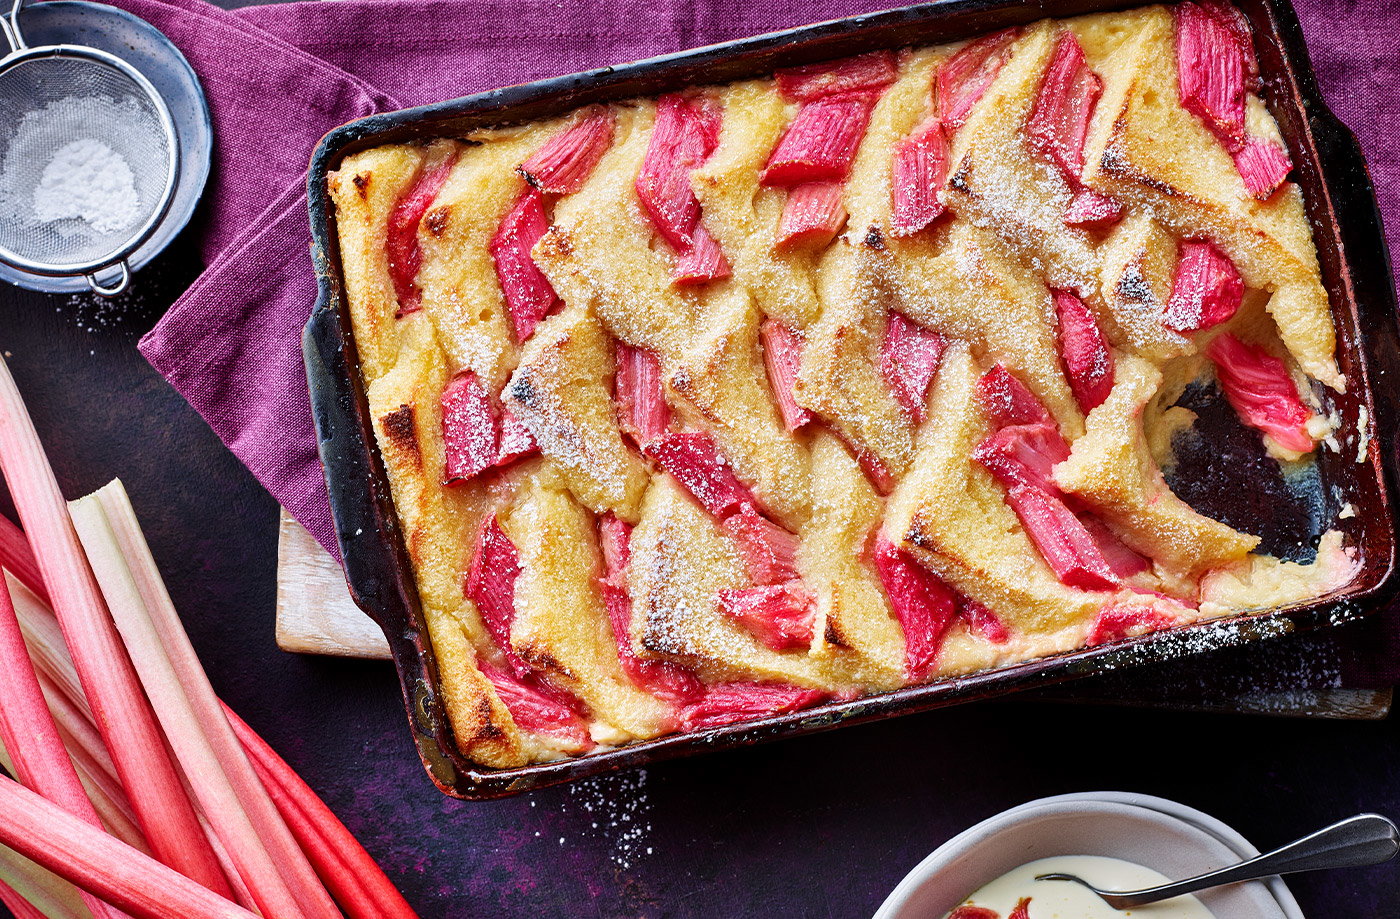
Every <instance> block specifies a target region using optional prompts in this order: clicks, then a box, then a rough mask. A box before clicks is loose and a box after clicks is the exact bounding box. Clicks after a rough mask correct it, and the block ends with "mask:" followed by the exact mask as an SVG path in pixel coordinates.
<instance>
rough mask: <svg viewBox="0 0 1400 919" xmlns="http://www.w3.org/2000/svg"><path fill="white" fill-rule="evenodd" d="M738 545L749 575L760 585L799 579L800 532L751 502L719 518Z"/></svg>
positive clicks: (722, 526) (721, 527)
mask: <svg viewBox="0 0 1400 919" xmlns="http://www.w3.org/2000/svg"><path fill="white" fill-rule="evenodd" d="M720 529H722V530H724V532H725V533H727V534H728V535H729V537H730V538H731V539H733V540H734V542H735V544H736V545H737V546H738V548H739V557H740V558H742V559H743V560H744V567H745V568H747V569H748V572H749V577H751V578H753V582H754V583H755V584H758V585H772V584H785V583H787V582H788V581H794V580H797V579H798V578H799V577H800V575H798V573H797V547H798V544H799V540H798V538H797V534H795V533H791V532H789V531H788V530H785V529H783V528H782V527H780V526H778V525H777V524H776V523H774V522H773V521H771V520H769V519H768V518H767V517H764V516H763V515H762V514H760V513H758V511H757V510H756V509H755V508H754V506H753V505H751V504H746V505H744V506H742V507H740V508H739V510H738V511H736V512H735V513H732V514H730V515H729V516H728V517H725V518H724V519H723V520H721V521H720Z"/></svg>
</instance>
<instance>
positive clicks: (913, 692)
mask: <svg viewBox="0 0 1400 919" xmlns="http://www.w3.org/2000/svg"><path fill="white" fill-rule="evenodd" d="M1137 5H1141V4H1136V3H1105V2H1097V3H1096V2H1090V0H1065V2H1054V0H1051V2H1045V3H1041V4H1037V5H1036V6H1025V5H1020V4H1015V3H1011V2H987V0H948V2H937V3H930V4H923V5H919V6H913V7H907V8H904V9H899V10H892V11H888V12H883V13H875V14H869V15H864V16H857V17H852V18H849V19H843V20H837V21H834V22H829V23H822V24H818V25H814V26H807V27H803V28H799V29H793V30H788V31H785V32H779V33H773V34H770V35H765V36H759V37H757V38H752V39H745V40H742V41H738V42H731V43H728V44H724V45H716V46H711V47H708V48H703V49H699V50H696V51H689V52H682V53H679V54H674V55H668V56H665V57H661V58H654V59H651V60H648V61H642V62H638V63H634V64H626V65H621V66H616V67H609V68H604V69H601V70H597V71H592V72H589V73H584V74H577V75H571V76H565V77H558V78H555V79H551V80H545V81H541V82H537V83H532V84H527V85H522V86H515V87H509V88H506V89H500V90H494V91H491V92H487V93H481V94H478V95H475V96H471V97H467V98H464V99H458V100H454V101H450V102H445V103H440V104H436V105H431V106H424V107H421V108H417V109H410V110H407V111H403V112H394V113H389V114H384V115H376V116H372V117H370V118H366V119H363V120H360V121H357V122H353V123H351V124H349V125H346V126H344V127H341V128H339V129H337V130H335V131H333V132H332V133H330V134H329V135H327V136H326V138H324V139H323V140H322V142H321V144H320V146H319V147H318V148H317V151H316V153H315V155H314V157H313V160H312V163H311V167H310V171H309V199H310V208H311V223H312V233H313V240H314V256H315V261H316V266H317V273H318V277H319V282H320V299H319V302H318V304H317V307H316V309H315V312H314V313H313V315H312V318H311V320H310V322H309V323H308V325H307V329H306V335H305V341H304V346H305V355H306V361H307V370H308V377H309V381H310V386H311V395H312V405H313V411H314V413H315V419H316V425H317V430H318V436H319V447H320V451H321V457H322V461H323V463H324V465H325V467H326V471H327V480H328V482H329V485H330V494H331V505H332V511H333V514H334V517H335V522H336V529H337V535H338V538H339V540H340V547H341V551H342V554H343V557H344V559H345V568H346V577H347V580H348V582H349V585H350V589H351V593H352V596H353V597H354V598H355V600H356V602H357V604H359V605H360V606H361V607H362V608H363V609H364V610H365V611H366V612H367V613H368V614H369V615H370V616H372V617H373V618H374V619H375V620H376V621H377V622H378V623H379V624H380V625H381V627H383V628H384V631H385V634H386V635H387V637H388V639H389V643H390V647H391V650H392V653H393V656H394V659H395V662H396V664H397V666H398V669H399V674H400V677H401V682H402V686H403V691H404V697H405V701H406V703H407V705H408V710H409V720H410V723H411V725H412V729H413V731H414V736H415V741H416V743H417V746H418V749H419V752H420V754H421V755H422V757H423V760H424V763H425V765H426V766H427V768H428V771H429V773H430V775H431V776H432V778H433V780H434V781H435V782H436V783H437V784H438V785H439V787H440V788H442V789H443V790H444V791H445V792H447V793H449V794H453V795H456V796H460V797H465V798H489V797H494V796H499V795H504V794H512V793H516V792H519V791H523V790H527V789H530V788H535V787H541V786H544V785H549V784H554V783H557V782H562V781H568V780H571V779H575V778H580V777H583V776H588V775H594V774H597V773H600V772H605V771H611V770H614V769H618V768H626V767H632V766H637V765H642V764H645V763H648V762H652V761H655V760H657V759H661V758H666V757H670V756H676V755H681V754H683V753H687V752H691V751H694V750H697V749H702V748H717V747H729V746H735V745H739V744H744V743H748V742H751V741H755V740H761V739H767V738H771V737H775V736H779V735H782V734H788V733H794V732H801V731H811V730H820V729H824V728H828V727H833V726H835V725H837V724H840V723H843V722H847V721H863V720H869V719H873V718H879V717H885V716H888V715H892V714H898V713H905V712H913V711H921V710H925V709H929V708H934V707H937V706H941V705H946V704H950V703H952V702H956V701H965V700H968V699H972V698H980V697H985V696H989V695H993V694H999V693H1004V692H1009V691H1012V690H1016V689H1021V688H1026V687H1029V686H1037V685H1044V684H1047V683H1052V682H1058V681H1061V680H1065V679H1070V678H1072V677H1075V676H1080V675H1084V674H1088V673H1093V672H1098V671H1101V670H1104V669H1111V668H1117V667H1121V666H1125V665H1128V664H1132V663H1139V662H1147V661H1153V660H1161V659H1165V658H1168V657H1176V656H1181V655H1185V654H1189V653H1195V652H1198V651H1203V650H1209V649H1213V648H1216V647H1220V646H1222V645H1225V644H1236V643H1240V642H1244V641H1252V640H1257V639H1260V638H1265V637H1269V636H1273V635H1279V634H1284V633H1287V632H1291V631H1295V630H1298V629H1305V628H1312V627H1317V626H1322V625H1334V624H1338V623H1340V622H1345V621H1348V620H1350V619H1352V618H1355V617H1356V616H1359V615H1362V614H1364V613H1366V612H1368V611H1370V610H1372V609H1375V608H1377V607H1378V606H1380V605H1381V603H1382V602H1383V601H1384V600H1385V599H1387V598H1388V597H1389V596H1390V595H1391V594H1392V593H1393V591H1394V586H1395V585H1394V580H1395V579H1394V578H1393V570H1394V563H1395V536H1394V527H1393V518H1392V503H1393V502H1392V489H1393V488H1394V487H1395V484H1396V470H1395V469H1394V468H1393V461H1394V455H1395V453H1394V450H1393V449H1392V448H1393V446H1394V445H1393V444H1392V443H1391V442H1390V441H1391V439H1392V438H1393V436H1394V435H1393V433H1392V432H1393V431H1394V430H1395V426H1394V419H1395V417H1396V410H1397V406H1396V404H1395V400H1394V397H1393V396H1392V395H1391V394H1390V393H1387V392H1385V391H1382V390H1373V389H1372V387H1371V385H1370V384H1371V380H1372V378H1373V377H1374V378H1376V379H1380V378H1381V377H1380V375H1381V374H1383V373H1384V372H1385V371H1387V370H1390V369H1392V368H1396V367H1400V363H1397V346H1398V345H1400V336H1397V329H1396V319H1395V308H1394V292H1393V289H1392V288H1391V283H1390V274H1389V271H1388V263H1387V257H1386V254H1385V249H1384V243H1383V237H1382V236H1381V232H1380V223H1379V217H1378V215H1377V212H1376V205H1375V198H1374V192H1373V190H1372V187H1371V184H1370V181H1369V178H1368V177H1367V175H1366V171H1365V166H1364V163H1363V162H1362V160H1361V157H1360V153H1359V150H1358V149H1357V146H1356V142H1355V140H1354V138H1353V137H1352V135H1351V134H1350V132H1349V131H1347V130H1346V128H1345V127H1343V126H1342V125H1341V124H1340V123H1339V122H1337V120H1336V119H1335V118H1334V117H1333V116H1331V115H1330V114H1329V113H1328V112H1327V111H1326V108H1325V106H1324V105H1323V104H1322V101H1321V98H1320V96H1319V95H1318V92H1317V88H1316V85H1315V82H1314V80H1313V77H1312V73H1311V68H1310V66H1309V64H1308V61H1307V56H1306V50H1305V48H1304V47H1303V43H1302V38H1301V33H1300V30H1299V27H1298V23H1297V19H1296V16H1295V15H1294V13H1293V11H1292V9H1291V8H1290V7H1289V6H1288V5H1287V4H1286V2H1283V0H1253V2H1243V3H1241V4H1240V6H1241V8H1242V9H1243V10H1244V11H1245V13H1246V14H1247V16H1248V17H1249V18H1250V20H1251V22H1252V24H1253V27H1254V29H1255V32H1256V46H1257V52H1258V56H1259V59H1260V64H1261V70H1262V71H1263V72H1264V75H1265V76H1264V84H1265V90H1264V94H1265V96H1266V98H1267V100H1268V103H1269V105H1270V108H1271V110H1272V111H1273V114H1274V117H1275V118H1276V119H1277V121H1278V123H1279V125H1280V127H1281V129H1282V131H1283V133H1284V135H1285V137H1286V138H1287V140H1288V144H1289V147H1290V152H1291V154H1292V157H1293V160H1294V162H1295V163H1296V164H1297V168H1296V171H1295V178H1296V180H1297V181H1298V183H1299V184H1300V185H1301V186H1302V189H1303V193H1304V197H1305V199H1306V201H1307V211H1308V218H1309V221H1310V222H1311V224H1312V229H1313V233H1314V236H1315V240H1316V243H1317V248H1318V255H1319V260H1320V263H1321V268H1322V276H1323V280H1324V283H1325V285H1326V287H1327V289H1328V290H1329V293H1330V294H1331V298H1332V308H1333V313H1334V319H1335V323H1336V326H1337V330H1338V358H1339V363H1340V365H1341V368H1342V371H1343V373H1344V374H1345V375H1346V377H1347V378H1348V379H1349V380H1350V381H1352V385H1350V387H1349V390H1348V392H1347V393H1346V394H1344V395H1342V396H1339V397H1338V398H1337V399H1336V400H1335V406H1336V409H1337V411H1338V414H1339V416H1340V418H1341V419H1342V425H1341V429H1340V430H1339V432H1338V441H1339V446H1340V449H1339V451H1336V452H1324V453H1323V454H1322V455H1321V457H1320V459H1319V470H1320V475H1321V486H1322V487H1321V488H1320V489H1316V490H1315V493H1314V498H1315V499H1316V501H1318V502H1320V504H1321V505H1323V506H1324V507H1328V508H1330V513H1327V514H1326V516H1328V517H1330V516H1333V515H1335V513H1336V510H1337V509H1338V508H1340V507H1342V506H1343V505H1344V504H1347V503H1349V504H1350V505H1351V506H1352V507H1353V508H1354V509H1355V510H1356V513H1354V514H1352V515H1351V516H1349V517H1347V518H1346V519H1344V520H1342V521H1340V527H1341V529H1343V531H1344V532H1345V533H1346V535H1347V541H1348V544H1350V545H1356V546H1358V547H1359V548H1360V565H1359V569H1358V573H1357V575H1356V577H1355V578H1354V579H1353V580H1352V581H1351V582H1350V583H1349V584H1348V585H1347V586H1346V587H1344V588H1342V589H1341V590H1339V591H1336V592H1334V593H1332V594H1330V595H1328V596H1326V597H1323V598H1321V599H1319V600H1315V601H1312V602H1309V603H1306V604H1300V605H1295V606H1290V607H1284V608H1279V609H1273V610H1267V611H1262V612H1258V613H1250V614H1245V615H1242V616H1236V617H1232V618H1229V619H1226V620H1216V621H1209V622H1202V623H1198V624H1195V625H1192V626H1189V627H1185V628H1181V629H1177V630H1174V631H1172V632H1167V633H1157V634H1152V635H1148V636H1144V637H1142V638H1138V639H1133V640H1129V641H1127V642H1123V643H1119V644H1117V645H1113V646H1106V647H1100V648H1094V649H1081V650H1078V651H1074V652H1070V653H1067V654H1062V655H1058V656H1055V657H1050V658H1043V659H1038V660H1032V661H1027V662H1024V663H1021V664H1017V665H1013V666H1008V667H1004V668H1000V669H997V670H992V671H985V672H981V673H976V674H971V675H968V676H964V677H959V678H955V679H950V680H944V681H940V682H937V683H932V684H927V685H923V686H919V687H912V688H907V689H902V690H899V691H896V692H892V693H888V694H885V695H881V696H874V697H868V698H863V699H859V700H856V701H851V702H838V703H833V704H830V705H825V706H822V707H819V708H814V709H808V710H804V711H802V712H799V713H794V714H790V715H784V716H777V717H770V718H765V719H762V720H760V721H755V722H749V723H745V724H742V725H735V726H730V727H725V728H717V729H713V730H708V731H702V732H697V733H693V734H684V735H673V736H669V737H665V738H662V739H658V740H654V741H648V742H644V743H638V744H634V745H632V746H628V747H624V748H620V749H616V750H611V751H607V752H604V753H598V754H592V755H589V756H585V757H581V758H577V759H572V760H565V761H561V762H555V763H546V764H538V765H531V766H525V767H520V768H516V769H503V770H487V769H482V768H480V767H478V766H475V765H474V764H472V763H470V762H468V761H466V760H465V759H464V758H462V757H461V756H460V754H459V753H458V752H457V749H456V745H455V743H454V742H453V739H452V736H451V728H450V726H449V724H448V721H447V718H446V714H445V711H444V707H443V703H442V700H441V699H440V697H439V695H438V682H437V678H436V667H435V662H434V658H433V653H432V648H431V646H430V643H429V641H428V638H427V633H426V629H425V628H424V623H423V617H422V612H421V609H420V608H419V605H418V598H417V594H416V587H415V582H414V577H413V571H412V566H411V565H410V563H409V559H408V556H407V553H406V552H405V550H404V546H403V541H402V537H401V534H400V532H399V527H398V523H397V517H396V515H395V512H394V508H393V504H392V497H391V495H390V490H389V485H388V482H387V479H386V476H385V473H384V470H383V468H382V465H381V463H380V460H379V458H378V456H377V454H376V452H375V448H374V446H373V443H374V439H373V436H372V428H371V418H370V415H369V412H368V408H367V405H366V403H365V397H364V392H363V390H362V386H361V383H360V375H359V373H358V372H357V370H356V360H357V358H356V354H355V350H354V342H353V340H352V338H351V336H350V332H349V320H348V316H347V314H346V308H345V302H344V295H343V287H342V282H341V277H340V270H339V261H338V252H337V249H336V233H335V229H334V214H333V211H332V207H331V205H330V202H329V200H328V198H327V194H326V186H325V177H326V175H327V173H329V172H330V171H332V170H334V169H335V168H336V167H337V165H338V164H339V162H340V160H341V159H342V158H343V157H345V156H347V155H349V154H351V153H354V152H357V151H359V150H362V149H365V148H367V147H370V146H375V145H379V144H385V143H401V142H413V141H418V140H425V139H428V138H433V137H437V136H442V135H451V134H458V133H464V132H467V131H470V130H473V129H476V128H480V127H486V126H494V125H502V124H511V123H521V122H528V121H533V120H537V119H541V118H547V117H551V116H554V115H558V114H562V113H563V112H566V111H569V110H572V109H574V108H577V107H579V106H582V105H587V104H591V103H597V102H608V101H615V100H621V99H627V98H631V97H635V96H640V95H654V94H658V93H664V92H667V91H671V90H675V89H679V88H682V87H686V86H691V85H697V84H705V83H715V82H725V81H732V80H739V79H746V78H751V77H755V76H760V75H766V74H768V73H770V72H771V71H772V70H774V69H775V68H778V67H785V66H793V65H799V64H805V63H811V62H815V61H820V60H826V59H831V58H837V57H842V56H846V55H850V54H853V53H856V52H859V51H864V50H870V49H874V48H898V47H903V46H908V45H921V44H930V43H935V42H944V41H951V40H956V39H959V38H963V37H967V36H971V35H976V34H980V33H983V32H987V31H991V30H995V29H1000V28H1004V27H1007V26H1011V25H1018V24H1023V23H1027V22H1031V21H1034V20H1037V19H1040V18H1044V17H1047V16H1054V17H1064V16H1074V15H1079V14H1083V13H1088V12H1097V11H1107V10H1113V9H1121V8H1125V7H1128V6H1137ZM1324 164H1325V165H1324ZM1363 328H1364V329H1365V334H1364V335H1363V334H1362V331H1361V330H1362V329H1363ZM1377 432H1380V436H1377ZM1368 444H1369V446H1368ZM1358 456H1360V461H1358ZM1228 494H1229V495H1231V496H1232V500H1239V501H1241V502H1244V505H1249V504H1250V502H1254V503H1253V506H1252V507H1251V510H1250V512H1256V511H1257V510H1258V502H1257V498H1258V496H1252V495H1249V494H1244V493H1243V492H1242V491H1241V490H1239V489H1234V490H1230V491H1229V492H1228ZM1225 510H1228V508H1224V509H1221V508H1212V511H1214V512H1215V513H1217V514H1219V513H1222V512H1223V511H1225ZM1263 516H1266V517H1269V518H1270V519H1275V517H1277V519H1285V518H1289V519H1292V518H1290V515H1288V514H1280V515H1270V514H1267V513H1265V514H1264V515H1263ZM1295 516H1296V515H1295ZM1308 535H1311V534H1309V533H1306V532H1303V533H1299V534H1296V536H1294V535H1293V534H1289V533H1282V534H1277V533H1276V534H1273V538H1274V539H1282V540H1283V541H1287V539H1289V538H1303V537H1306V536H1308Z"/></svg>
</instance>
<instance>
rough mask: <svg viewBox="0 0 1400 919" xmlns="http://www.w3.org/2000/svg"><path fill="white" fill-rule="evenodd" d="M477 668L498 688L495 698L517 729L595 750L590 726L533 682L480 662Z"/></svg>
mask: <svg viewBox="0 0 1400 919" xmlns="http://www.w3.org/2000/svg"><path fill="white" fill-rule="evenodd" d="M477 666H478V667H480V668H481V672H482V673H483V674H484V675H485V676H486V679H488V680H490V681H491V685H492V686H493V687H495V689H496V695H497V696H499V697H500V700H501V704H502V705H504V706H505V707H506V711H508V712H510V717H511V718H512V719H514V720H515V723H516V726H517V727H519V728H521V729H522V730H526V731H531V732H533V733H536V734H545V735H547V736H550V737H556V738H558V739H559V740H562V741H564V742H565V743H567V744H569V745H570V746H575V747H581V748H583V749H585V750H591V749H592V748H593V747H594V743H593V738H592V737H590V736H589V734H588V723H587V722H585V721H584V720H583V718H582V717H580V715H579V713H578V712H577V711H575V710H574V709H573V708H572V707H570V706H569V705H566V704H564V703H563V702H561V701H559V700H557V699H555V698H552V695H554V694H553V693H547V692H546V691H543V690H542V689H541V687H540V686H539V685H538V684H537V683H535V682H534V681H533V680H526V679H521V678H519V677H516V676H513V675H511V674H509V673H503V672H501V671H500V670H497V669H496V668H495V667H492V666H491V665H490V664H489V663H487V662H486V661H485V660H483V659H481V658H477Z"/></svg>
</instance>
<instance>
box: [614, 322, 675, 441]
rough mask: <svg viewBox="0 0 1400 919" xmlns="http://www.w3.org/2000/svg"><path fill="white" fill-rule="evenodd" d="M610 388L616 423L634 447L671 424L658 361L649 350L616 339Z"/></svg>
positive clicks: (669, 410)
mask: <svg viewBox="0 0 1400 919" xmlns="http://www.w3.org/2000/svg"><path fill="white" fill-rule="evenodd" d="M613 391H614V399H616V401H617V421H618V425H619V426H620V427H621V428H622V430H624V431H626V432H627V434H628V435H629V436H631V438H632V440H633V441H634V442H635V443H636V444H637V446H638V447H646V445H647V444H649V443H651V442H652V441H654V440H656V439H657V438H658V437H661V436H662V435H664V434H665V433H666V431H667V429H668V428H669V427H670V426H671V408H670V406H668V405H667V404H666V393H665V391H664V390H663V389H662V385H661V361H660V360H658V359H657V357H656V355H655V354H653V353H652V352H651V351H648V350H646V349H645V348H634V347H632V346H631V345H629V344H627V343H625V342H618V343H617V377H616V379H615V381H614V383H613Z"/></svg>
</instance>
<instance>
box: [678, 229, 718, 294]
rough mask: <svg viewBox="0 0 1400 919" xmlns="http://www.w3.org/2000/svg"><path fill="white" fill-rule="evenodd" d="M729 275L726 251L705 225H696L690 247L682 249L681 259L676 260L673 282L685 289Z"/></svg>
mask: <svg viewBox="0 0 1400 919" xmlns="http://www.w3.org/2000/svg"><path fill="white" fill-rule="evenodd" d="M729 275H730V268H729V260H728V259H726V258H725V257H724V250H723V249H721V248H720V247H719V242H718V241H717V240H716V239H715V238H714V237H713V236H711V235H710V231H709V230H707V229H705V227H704V225H703V224H696V226H695V232H694V233H692V234H691V238H690V246H689V247H687V248H685V249H682V250H681V254H680V258H679V259H677V260H676V270H675V272H674V273H673V274H672V275H671V280H672V281H674V282H675V284H676V285H677V286H678V287H685V286H687V285H690V284H707V283H709V282H710V281H719V280H722V279H724V278H727V277H729Z"/></svg>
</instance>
